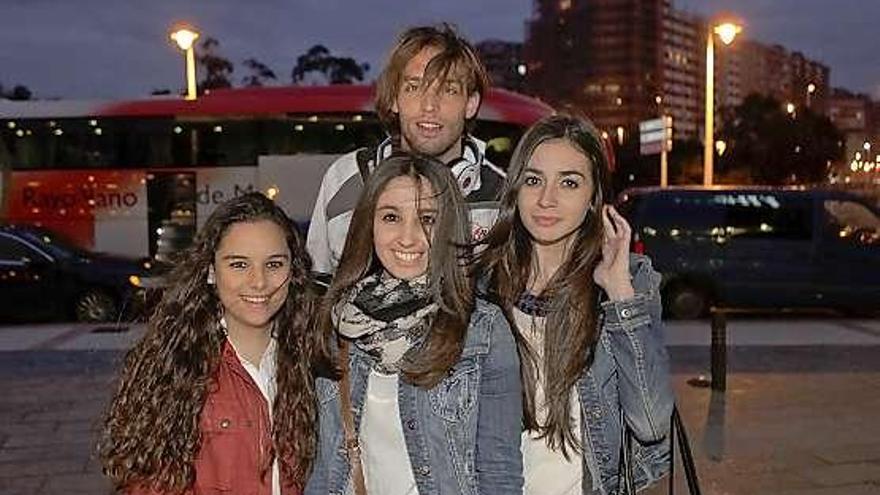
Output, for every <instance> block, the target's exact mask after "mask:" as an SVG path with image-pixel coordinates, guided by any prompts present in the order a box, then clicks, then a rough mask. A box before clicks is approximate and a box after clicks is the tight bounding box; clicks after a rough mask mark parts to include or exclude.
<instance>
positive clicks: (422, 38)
mask: <svg viewBox="0 0 880 495" xmlns="http://www.w3.org/2000/svg"><path fill="white" fill-rule="evenodd" d="M428 47H435V48H438V49H439V50H440V53H438V54H437V55H436V56H435V57H434V58H433V59H432V60H431V62H430V63H429V64H428V66H427V67H426V68H425V75H424V81H422V87H423V88H430V87H431V84H432V83H433V82H434V81H436V80H440V81H443V80H445V79H446V78H447V76H448V75H449V74H450V73H451V74H455V73H456V72H457V71H460V72H461V74H462V75H463V77H464V80H463V81H462V82H463V83H464V87H465V88H467V95H468V96H470V95H473V94H474V93H477V94H479V95H480V96H481V97H482V96H484V95H485V94H486V90H487V89H488V87H489V76H488V75H487V73H486V68H485V67H484V66H483V63H482V62H481V61H480V57H479V55H477V51H476V50H475V49H474V47H473V46H472V45H471V44H470V43H469V42H468V41H467V40H466V39H464V38H462V37H461V36H460V35H459V34H458V33H457V32H456V31H455V29H454V28H453V27H452V26H451V25H449V24H446V23H443V24H439V25H437V26H419V27H413V28H409V29H407V30H406V31H404V32H403V34H401V35H400V38H398V40H397V44H395V45H394V48H392V50H391V54H390V55H389V56H388V62H387V63H386V64H385V69H384V70H383V71H382V73H381V74H379V78H378V79H377V81H376V113H377V114H378V115H379V120H380V121H381V122H382V124H383V125H384V126H385V128H386V129H387V130H388V132H389V133H390V134H392V135H396V134H398V133H399V131H400V121H399V119H398V116H397V114H396V113H395V112H394V110H393V107H394V102H395V101H396V100H397V95H398V93H399V92H400V85H401V83H402V82H403V71H404V69H405V68H406V64H407V63H408V62H409V61H410V59H412V58H413V57H415V56H416V55H417V54H418V53H419V52H420V51H422V50H423V49H425V48H428ZM474 118H476V114H474ZM472 121H473V118H472V119H469V121H468V122H467V125H468V128H470V126H471V125H472Z"/></svg>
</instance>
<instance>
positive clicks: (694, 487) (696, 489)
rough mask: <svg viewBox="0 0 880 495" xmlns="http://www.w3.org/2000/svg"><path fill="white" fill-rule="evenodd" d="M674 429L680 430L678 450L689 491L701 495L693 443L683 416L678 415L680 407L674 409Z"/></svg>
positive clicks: (693, 494) (692, 494)
mask: <svg viewBox="0 0 880 495" xmlns="http://www.w3.org/2000/svg"><path fill="white" fill-rule="evenodd" d="M672 429H673V430H676V429H677V430H678V449H679V450H680V451H681V465H682V467H683V468H684V476H685V479H686V480H687V484H688V491H690V493H691V495H700V479H699V478H698V477H697V466H696V464H694V455H693V452H691V443H690V441H689V440H688V435H687V430H686V429H685V427H684V421H682V420H681V415H680V414H678V407H675V408H673V409H672ZM670 474H671V473H670ZM670 493H671V492H670Z"/></svg>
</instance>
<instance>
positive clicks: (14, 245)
mask: <svg viewBox="0 0 880 495" xmlns="http://www.w3.org/2000/svg"><path fill="white" fill-rule="evenodd" d="M149 268H150V264H149V262H147V261H145V260H136V259H129V258H123V257H118V256H110V255H104V254H99V253H92V252H89V251H86V250H83V249H81V248H79V247H77V246H76V245H75V244H73V243H71V242H68V241H66V240H65V239H63V238H62V237H60V236H58V235H56V234H55V233H53V232H51V231H49V230H46V229H41V228H37V227H26V226H10V225H5V226H0V321H28V320H34V319H44V318H75V319H76V320H77V321H92V322H99V321H117V320H118V319H120V318H124V317H128V316H130V315H133V314H134V313H135V312H136V310H137V305H138V301H140V300H141V299H142V289H141V285H142V280H143V279H144V278H145V277H147V276H148V274H149Z"/></svg>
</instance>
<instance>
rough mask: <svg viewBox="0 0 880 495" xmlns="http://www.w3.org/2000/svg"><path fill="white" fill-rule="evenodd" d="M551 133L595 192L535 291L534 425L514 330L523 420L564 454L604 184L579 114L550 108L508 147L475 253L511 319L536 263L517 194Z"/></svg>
mask: <svg viewBox="0 0 880 495" xmlns="http://www.w3.org/2000/svg"><path fill="white" fill-rule="evenodd" d="M553 139H564V140H565V141H566V142H568V143H569V144H571V145H572V146H574V147H575V149H577V150H579V151H580V152H581V153H583V155H584V156H585V157H586V158H587V160H588V161H589V163H590V164H591V167H590V175H591V179H592V183H593V188H594V192H593V197H592V198H591V200H590V201H591V202H590V210H589V212H588V213H587V216H586V218H585V219H584V221H583V223H582V224H581V225H580V228H579V229H578V230H577V232H576V233H575V234H574V235H575V238H574V240H573V242H572V244H571V246H570V248H569V249H568V252H567V255H566V259H565V260H564V261H563V263H562V265H561V266H560V267H559V269H557V271H556V273H555V274H554V275H553V276H552V277H551V279H550V281H549V282H548V284H547V286H546V287H545V288H544V290H543V291H542V293H541V294H540V295H541V296H546V297H548V298H549V300H550V305H549V311H548V314H547V318H546V321H545V325H544V349H543V351H544V353H543V354H544V361H543V363H541V364H542V365H543V369H542V370H541V371H542V373H541V374H542V375H543V377H544V380H545V383H544V390H545V397H546V398H545V400H546V405H547V409H548V414H547V419H546V422H545V424H540V425H539V424H537V422H536V419H535V418H536V414H535V408H536V404H535V400H534V394H535V385H536V377H537V376H538V374H537V371H538V370H537V365H538V363H536V361H535V360H534V356H533V353H532V352H530V351H529V349H528V348H527V347H526V345H525V343H524V339H523V337H522V334H521V329H517V331H516V333H517V342H518V345H519V351H520V358H521V363H522V366H523V370H522V376H523V382H524V383H523V394H524V395H523V407H524V413H525V414H524V416H525V421H524V423H525V426H526V428H527V429H529V430H531V431H536V432H538V433H539V435H540V436H541V437H542V438H544V439H546V441H547V444H548V446H550V447H551V448H552V449H554V450H561V451H562V453H563V454H564V455H566V457H567V456H568V450H567V448H572V449H574V450H575V451H576V452H579V451H580V449H581V446H580V445H578V442H577V441H576V436H575V435H574V432H573V428H572V421H571V415H570V411H571V409H570V408H569V407H570V405H571V400H572V398H571V390H572V387H573V386H574V385H575V383H576V382H577V380H578V378H579V377H580V376H581V375H582V374H583V373H584V370H586V369H587V368H588V367H589V366H590V363H591V362H592V357H593V348H594V345H595V343H596V341H597V338H598V322H597V317H598V316H597V315H598V313H597V301H598V294H599V292H598V291H599V289H598V287H597V286H596V283H595V282H594V281H593V270H594V269H595V267H596V265H597V263H598V262H599V261H600V258H601V245H602V244H601V243H602V219H601V211H602V205H603V203H604V198H605V192H606V191H607V187H608V186H607V177H608V160H607V157H606V154H605V147H604V146H603V142H602V139H601V137H600V136H599V134H598V132H597V131H596V129H595V128H594V127H593V126H592V124H590V123H589V122H588V121H586V120H585V119H580V118H576V117H572V116H566V115H554V116H550V117H545V118H544V119H542V120H540V121H538V122H537V123H535V124H534V125H533V126H532V127H531V128H529V130H528V131H527V132H526V133H525V134H524V135H523V137H522V139H521V140H520V142H519V144H518V145H517V147H516V149H515V150H514V153H513V156H512V158H511V161H510V168H509V169H508V175H507V181H506V183H505V186H504V188H503V190H502V191H501V193H500V211H499V217H498V221H497V222H496V223H495V225H494V226H493V228H492V230H491V231H490V233H489V234H488V235H487V237H486V238H485V239H484V240H483V241H482V243H481V244H482V245H483V247H484V249H483V251H482V252H481V253H480V254H479V255H478V258H477V261H476V263H475V273H477V274H484V273H489V274H490V275H489V284H488V293H489V295H490V297H491V298H493V299H496V300H497V302H498V304H499V305H500V306H501V307H502V308H503V309H504V310H505V311H506V312H507V316H508V319H509V320H510V322H511V324H513V323H514V319H513V317H512V313H511V311H512V309H513V308H514V306H515V304H516V301H517V299H518V298H519V297H520V295H522V294H523V293H524V292H525V291H526V287H527V284H528V281H529V278H530V275H532V274H533V270H535V269H536V267H537V265H536V263H537V259H536V255H535V252H534V248H533V244H532V238H531V236H530V235H529V232H528V230H527V229H526V227H525V226H524V225H523V223H522V220H521V218H520V215H519V210H518V208H517V197H518V196H519V191H520V188H521V187H522V185H523V181H524V177H525V174H524V171H525V169H526V167H527V165H528V163H529V160H530V159H531V157H532V154H533V153H534V152H535V149H536V148H537V147H538V146H540V145H541V144H542V143H544V142H547V141H549V140H553Z"/></svg>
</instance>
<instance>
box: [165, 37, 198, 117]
mask: <svg viewBox="0 0 880 495" xmlns="http://www.w3.org/2000/svg"><path fill="white" fill-rule="evenodd" d="M198 37H199V33H197V32H195V31H193V30H191V29H187V28H181V29H178V30H176V31H174V32H172V33H171V40H172V41H175V42H176V43H177V46H179V47H180V49H181V50H183V51H184V52H185V54H186V99H187V100H195V99H196V55H195V50H194V49H193V44H194V43H195V41H196V39H198Z"/></svg>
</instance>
